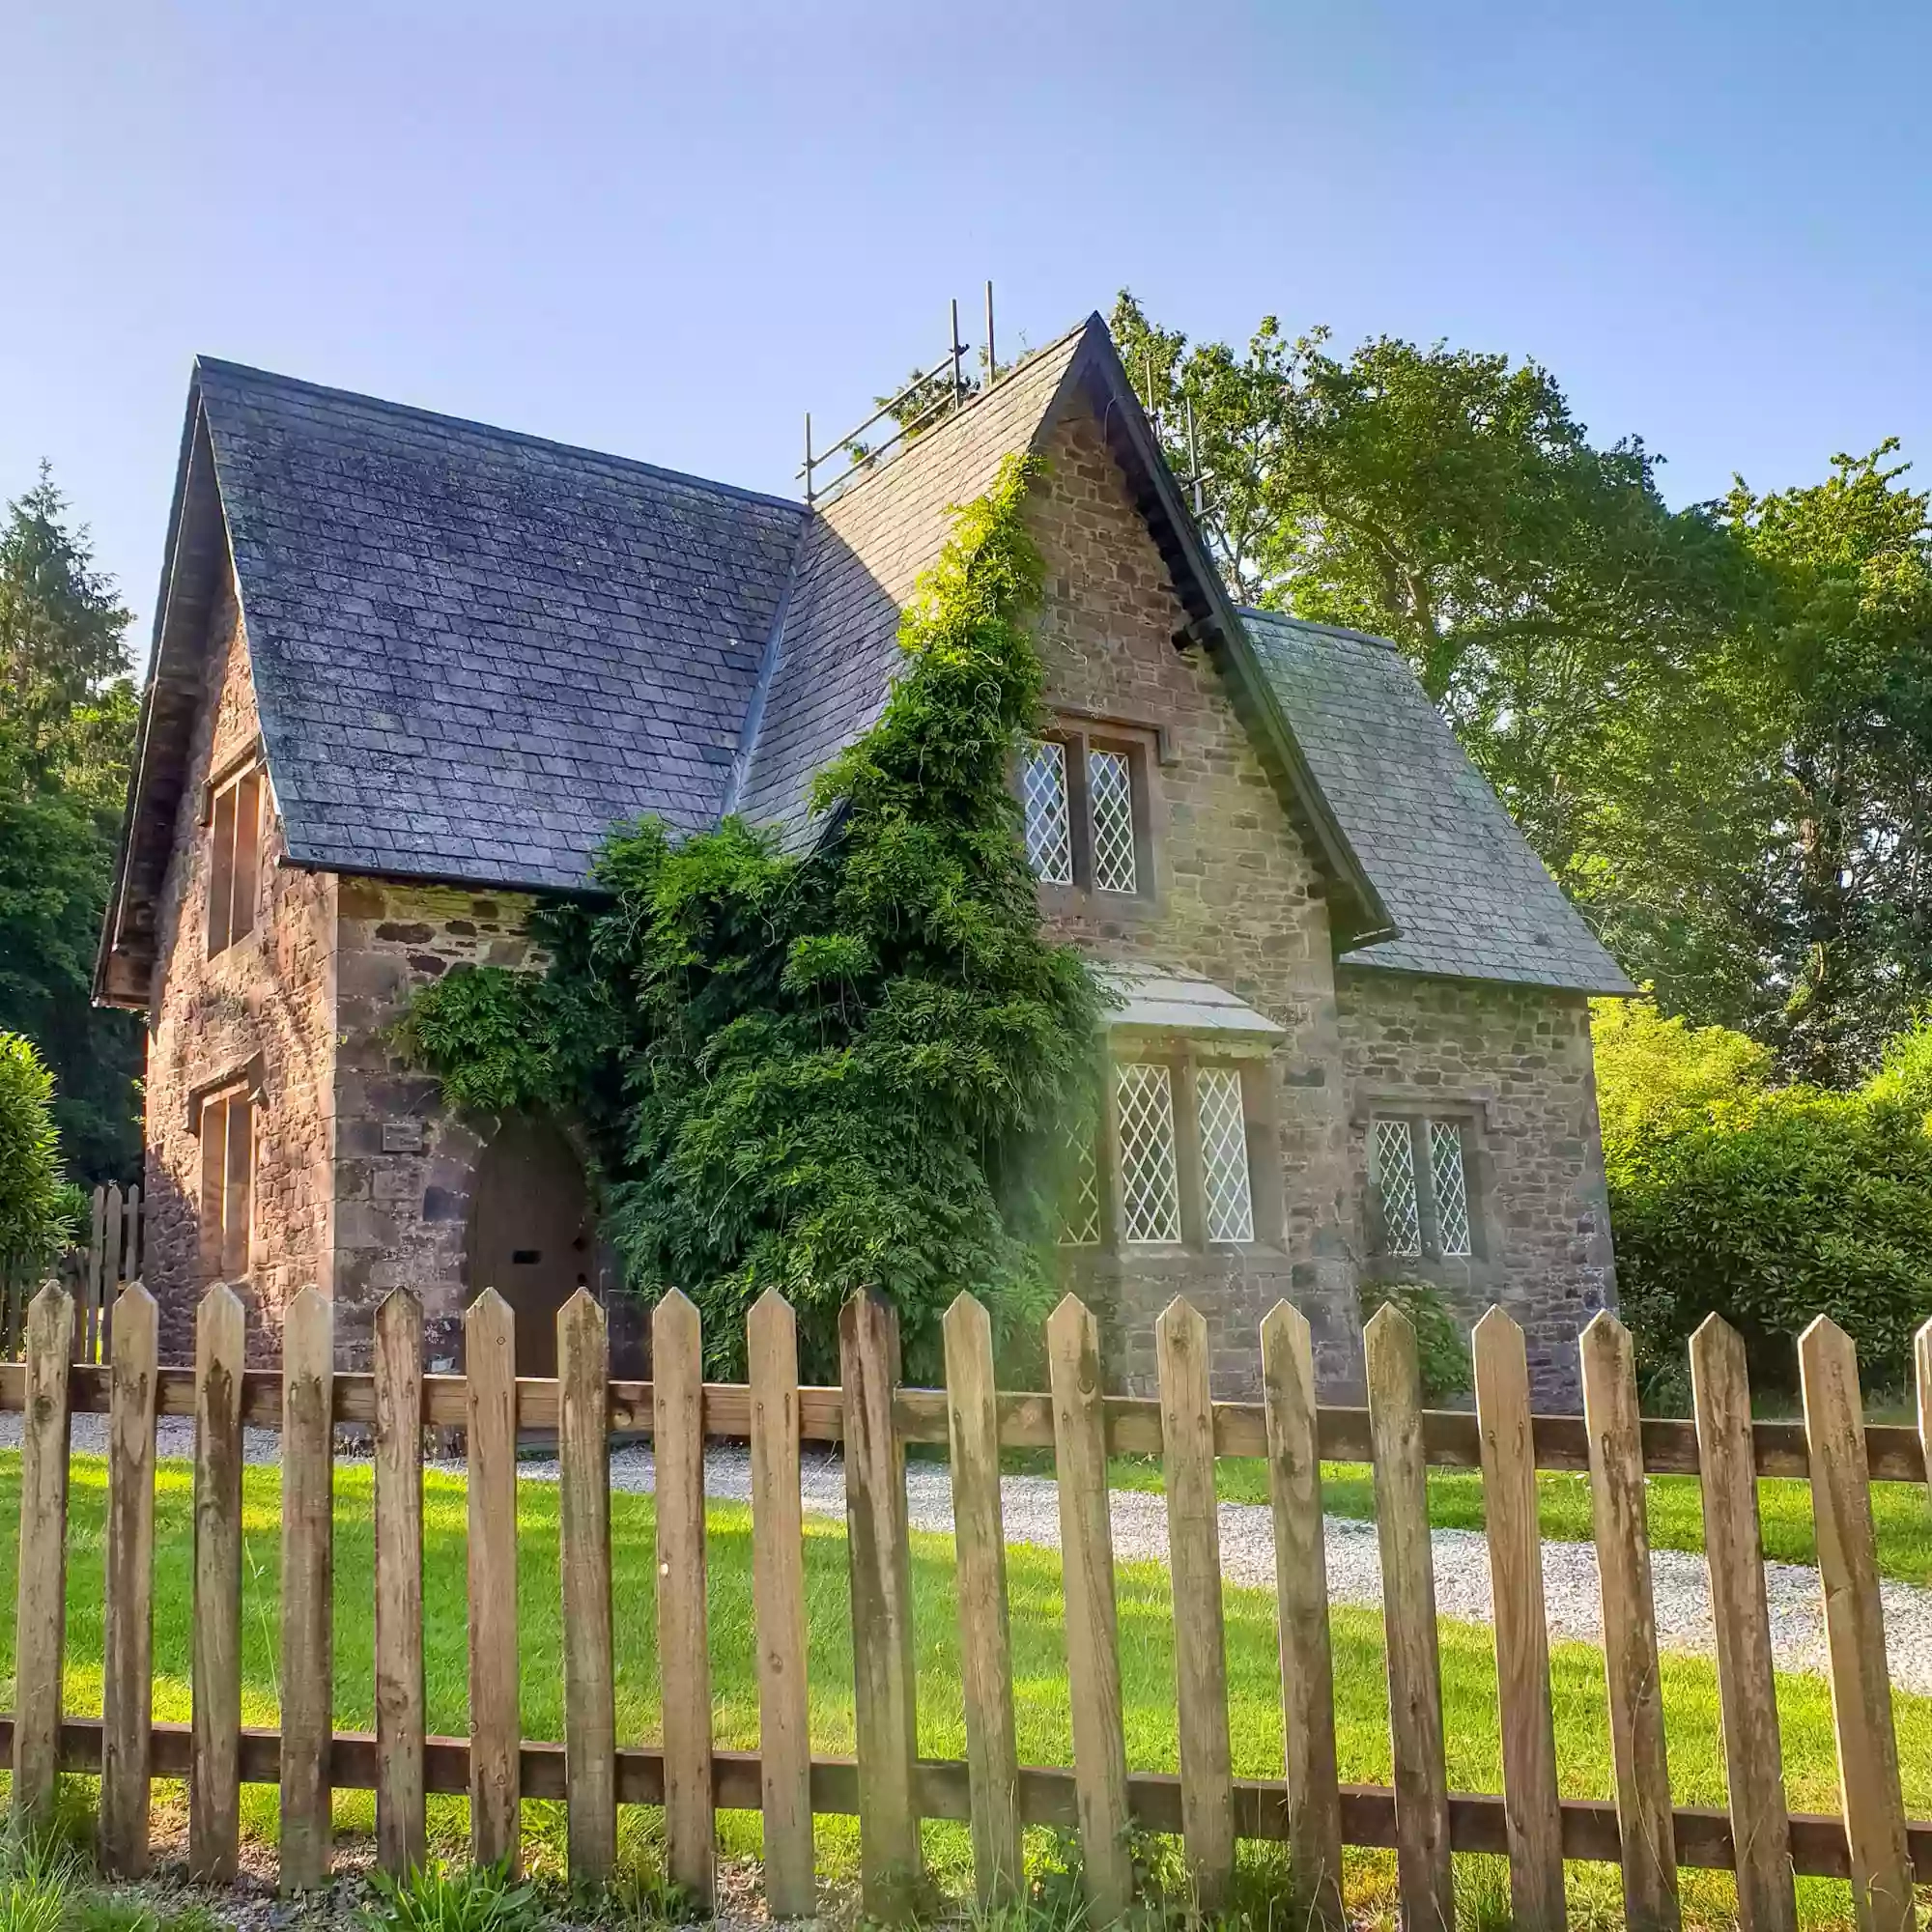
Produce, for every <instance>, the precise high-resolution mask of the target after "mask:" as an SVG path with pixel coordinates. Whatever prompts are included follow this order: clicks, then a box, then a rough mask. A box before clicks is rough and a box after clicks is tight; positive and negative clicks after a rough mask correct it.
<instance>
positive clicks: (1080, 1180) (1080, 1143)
mask: <svg viewBox="0 0 1932 1932" xmlns="http://www.w3.org/2000/svg"><path fill="white" fill-rule="evenodd" d="M1067 1151H1069V1152H1070V1153H1071V1154H1072V1156H1073V1162H1072V1173H1071V1175H1070V1177H1069V1179H1068V1181H1067V1193H1066V1205H1065V1214H1064V1215H1063V1217H1062V1221H1061V1229H1060V1244H1061V1246H1062V1247H1065V1248H1095V1247H1098V1246H1099V1244H1100V1163H1099V1160H1098V1159H1097V1158H1096V1157H1095V1154H1094V1134H1093V1130H1092V1129H1091V1128H1086V1127H1083V1128H1080V1129H1078V1130H1076V1131H1075V1132H1074V1133H1072V1134H1069V1135H1068V1136H1067Z"/></svg>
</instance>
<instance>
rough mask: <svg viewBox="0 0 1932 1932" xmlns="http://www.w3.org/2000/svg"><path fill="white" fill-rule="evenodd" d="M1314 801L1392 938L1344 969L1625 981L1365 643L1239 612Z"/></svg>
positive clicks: (1476, 776)
mask: <svg viewBox="0 0 1932 1932" xmlns="http://www.w3.org/2000/svg"><path fill="white" fill-rule="evenodd" d="M1241 615H1242V618H1243V620H1244V622H1245V624H1246V627H1247V631H1248V635H1249V636H1250V637H1251V638H1252V639H1254V644H1255V650H1256V655H1257V657H1258V658H1259V660H1260V662H1261V663H1262V665H1263V667H1264V669H1265V670H1266V673H1267V676H1268V679H1269V682H1270V683H1271V684H1272V685H1273V687H1274V689H1275V691H1276V692H1277V694H1278V695H1279V696H1280V699H1281V703H1282V707H1283V709H1284V710H1285V711H1286V712H1287V713H1288V715H1289V718H1290V720H1291V721H1292V722H1293V726H1294V730H1295V734H1296V736H1297V737H1298V738H1299V740H1300V742H1301V743H1302V744H1303V745H1304V746H1305V747H1306V748H1307V753H1308V760H1309V764H1310V765H1311V767H1312V768H1313V771H1314V776H1315V780H1316V782H1317V783H1318V784H1320V786H1321V792H1322V795H1323V796H1324V797H1325V798H1326V799H1327V800H1328V803H1329V805H1330V806H1331V807H1332V808H1333V810H1334V812H1335V815H1336V817H1337V818H1338V819H1339V820H1340V821H1341V823H1342V825H1343V827H1344V828H1345V830H1346V831H1347V833H1348V835H1349V840H1350V844H1351V845H1352V846H1353V848H1354V850H1355V852H1356V854H1357V855H1358V856H1359V857H1360V859H1361V861H1362V863H1363V865H1364V866H1366V867H1368V870H1369V873H1370V876H1371V877H1372V878H1373V879H1374V880H1375V882H1376V885H1377V888H1378V891H1379V893H1380V895H1381V897H1382V900H1383V902H1384V903H1385V904H1386V905H1387V906H1388V909H1389V911H1390V913H1391V914H1392V915H1393V916H1394V919H1395V923H1396V925H1397V926H1398V928H1399V931H1398V933H1397V934H1396V936H1395V937H1393V938H1388V939H1383V940H1380V941H1378V942H1377V943H1375V944H1373V945H1368V946H1357V947H1356V948H1354V949H1353V950H1351V951H1349V952H1344V953H1343V954H1342V958H1343V961H1344V963H1346V964H1349V965H1354V966H1373V967H1378V968H1383V969H1387V970H1389V971H1394V972H1404V973H1429V974H1438V975H1443V976H1448V977H1452V978H1457V979H1468V980H1515V981H1520V982H1521V983H1524V984H1528V985H1537V986H1555V987H1563V988H1567V989H1570V990H1573V991H1577V992H1584V993H1628V992H1631V991H1633V990H1634V989H1633V987H1632V985H1631V983H1630V981H1629V980H1627V979H1626V978H1625V977H1624V975H1623V973H1622V972H1621V971H1620V970H1619V969H1618V966H1617V963H1616V961H1615V960H1614V959H1612V958H1611V957H1610V955H1609V954H1608V953H1607V952H1605V950H1604V948H1603V946H1602V945H1601V944H1600V943H1599V942H1598V940H1597V937H1596V935H1595V934H1594V933H1592V932H1591V930H1590V928H1589V927H1588V926H1587V925H1585V924H1584V923H1583V921H1582V919H1581V918H1580V916H1579V915H1578V914H1577V909H1576V907H1575V906H1573V905H1572V904H1571V903H1570V901H1569V899H1568V898H1566V897H1565V896H1564V895H1563V890H1562V888H1561V887H1560V886H1558V885H1557V883H1556V881H1555V880H1554V879H1552V878H1551V877H1550V876H1549V874H1548V871H1546V870H1545V869H1544V866H1543V862H1542V861H1541V860H1540V859H1539V858H1538V857H1537V856H1536V854H1535V853H1534V852H1533V851H1532V850H1531V849H1530V847H1529V844H1528V842H1527V840H1525V839H1524V838H1523V836H1522V834H1521V833H1520V832H1519V831H1518V830H1517V828H1516V824H1515V821H1514V820H1513V819H1512V818H1511V817H1510V815H1509V813H1508V812H1507V811H1505V810H1503V807H1502V804H1501V801H1500V800H1498V799H1497V797H1496V795H1495V793H1494V792H1493V791H1492V790H1491V789H1490V786H1489V783H1488V781H1486V780H1485V779H1484V777H1483V775H1482V774H1481V773H1480V772H1479V771H1477V769H1476V768H1475V766H1474V765H1473V764H1471V763H1470V762H1469V759H1468V756H1467V754H1466V753H1464V752H1463V748H1462V746H1461V745H1460V744H1459V743H1458V742H1457V738H1456V734H1455V733H1454V732H1453V731H1452V730H1451V729H1450V728H1449V725H1448V722H1447V721H1446V720H1445V719H1444V718H1443V716H1442V714H1441V713H1440V712H1439V711H1438V710H1437V709H1436V708H1435V705H1434V704H1432V703H1431V702H1430V701H1429V697H1428V695H1427V693H1425V692H1424V690H1423V689H1422V686H1421V684H1420V683H1419V682H1418V681H1417V679H1416V676H1415V673H1414V671H1413V670H1412V669H1410V668H1409V665H1408V662H1407V660H1406V658H1404V657H1403V655H1402V654H1401V652H1400V651H1398V650H1397V649H1396V647H1395V646H1394V645H1393V644H1391V643H1389V642H1388V641H1386V639H1381V638H1371V637H1367V636H1365V635H1364V634H1363V633H1361V632H1359V631H1344V630H1338V629H1335V628H1334V627H1332V626H1330V625H1326V624H1311V623H1306V622H1303V621H1301V620H1300V619H1297V618H1293V617H1285V616H1282V615H1281V614H1279V613H1278V612H1276V611H1242V613H1241Z"/></svg>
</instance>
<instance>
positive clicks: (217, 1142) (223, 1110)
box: [197, 1084, 255, 1281]
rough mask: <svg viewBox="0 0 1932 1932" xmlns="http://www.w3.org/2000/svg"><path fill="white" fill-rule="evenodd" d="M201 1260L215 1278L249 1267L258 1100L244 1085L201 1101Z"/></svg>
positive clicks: (231, 1275)
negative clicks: (255, 1099) (255, 1101)
mask: <svg viewBox="0 0 1932 1932" xmlns="http://www.w3.org/2000/svg"><path fill="white" fill-rule="evenodd" d="M197 1124H198V1130H199V1133H200V1136H201V1264H202V1269H203V1272H204V1273H205V1274H207V1275H208V1276H210V1277H211V1278H213V1279H214V1280H216V1281H235V1280H239V1279H240V1278H241V1276H242V1275H245V1274H246V1273H247V1272H248V1264H249V1246H250V1237H251V1231H252V1229H253V1225H254V1214H255V1103H254V1099H253V1097H252V1095H251V1093H250V1090H249V1087H248V1086H247V1085H246V1084H242V1085H240V1086H236V1087H231V1088H228V1089H227V1090H225V1091H223V1092H220V1093H215V1094H209V1095H207V1097H206V1098H204V1099H203V1100H202V1102H201V1113H200V1119H199V1122H198V1123H197Z"/></svg>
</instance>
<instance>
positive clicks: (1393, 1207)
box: [1373, 1120, 1422, 1256]
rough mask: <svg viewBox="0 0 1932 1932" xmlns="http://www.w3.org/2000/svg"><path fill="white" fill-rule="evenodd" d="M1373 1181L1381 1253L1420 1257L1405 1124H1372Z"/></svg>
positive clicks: (1410, 1140)
mask: <svg viewBox="0 0 1932 1932" xmlns="http://www.w3.org/2000/svg"><path fill="white" fill-rule="evenodd" d="M1373 1147H1374V1169H1373V1173H1374V1179H1375V1187H1376V1205H1377V1208H1378V1210H1379V1212H1380V1215H1381V1231H1382V1252H1383V1253H1384V1254H1389V1255H1405V1256H1407V1255H1420V1254H1421V1252H1422V1207H1421V1202H1420V1199H1419V1197H1418V1196H1417V1194H1416V1188H1415V1140H1414V1136H1413V1135H1412V1134H1411V1133H1410V1132H1409V1125H1408V1122H1406V1121H1390V1120H1378V1121H1377V1122H1375V1138H1374V1141H1373Z"/></svg>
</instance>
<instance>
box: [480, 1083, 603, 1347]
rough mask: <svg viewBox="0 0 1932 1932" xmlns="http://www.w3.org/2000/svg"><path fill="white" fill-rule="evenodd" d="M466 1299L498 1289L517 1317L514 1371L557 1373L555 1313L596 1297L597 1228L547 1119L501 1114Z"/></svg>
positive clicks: (575, 1171) (484, 1160) (485, 1162)
mask: <svg viewBox="0 0 1932 1932" xmlns="http://www.w3.org/2000/svg"><path fill="white" fill-rule="evenodd" d="M469 1201H470V1205H469V1293H470V1294H471V1296H475V1295H478V1294H481V1293H483V1291H484V1290H485V1289H486V1288H494V1289H495V1290H496V1291H497V1293H498V1294H500V1295H501V1296H502V1297H503V1299H504V1300H505V1301H507V1302H508V1303H509V1304H510V1306H511V1308H512V1309H513V1310H514V1311H515V1313H516V1317H517V1373H518V1374H519V1375H520V1376H554V1375H555V1373H556V1312H557V1310H558V1309H559V1308H561V1307H562V1306H563V1304H564V1303H565V1302H566V1301H568V1300H569V1299H570V1297H571V1296H572V1295H573V1294H575V1293H577V1291H578V1289H579V1288H581V1287H586V1286H587V1287H589V1288H591V1289H593V1290H594V1289H595V1287H596V1281H597V1239H596V1230H595V1229H594V1227H593V1226H592V1224H591V1218H590V1195H589V1190H588V1188H587V1187H586V1186H585V1184H584V1179H583V1165H582V1162H581V1161H580V1160H579V1159H578V1157H577V1153H576V1151H575V1149H573V1148H572V1147H571V1145H570V1143H569V1142H568V1141H567V1140H566V1139H565V1138H564V1137H563V1135H562V1134H561V1133H559V1132H558V1131H557V1129H556V1128H555V1127H554V1126H553V1125H552V1124H551V1123H550V1122H548V1121H540V1120H533V1119H531V1118H529V1117H528V1116H526V1115H521V1114H512V1115H509V1116H507V1117H506V1118H505V1119H504V1121H503V1123H502V1125H501V1126H500V1127H498V1128H497V1134H496V1136H495V1138H494V1139H493V1140H491V1142H490V1143H489V1145H488V1146H487V1147H485V1148H484V1150H483V1151H482V1153H481V1154H480V1155H479V1156H478V1157H477V1162H476V1181H475V1186H474V1190H473V1191H472V1193H471V1195H470V1198H469Z"/></svg>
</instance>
